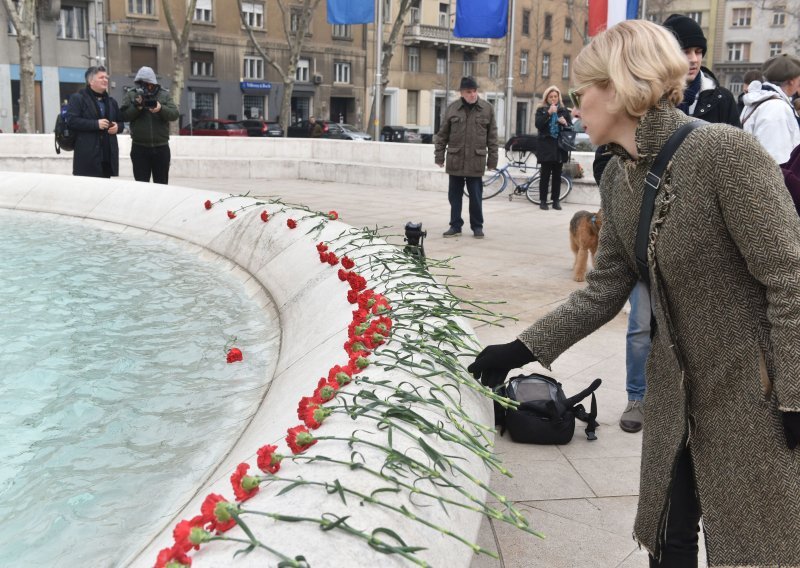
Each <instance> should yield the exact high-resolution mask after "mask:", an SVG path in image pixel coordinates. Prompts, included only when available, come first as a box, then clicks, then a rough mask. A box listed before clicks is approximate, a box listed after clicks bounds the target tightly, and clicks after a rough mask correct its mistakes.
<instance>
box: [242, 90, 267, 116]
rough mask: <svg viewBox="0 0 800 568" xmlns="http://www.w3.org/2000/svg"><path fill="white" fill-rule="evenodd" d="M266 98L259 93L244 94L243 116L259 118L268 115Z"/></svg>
mask: <svg viewBox="0 0 800 568" xmlns="http://www.w3.org/2000/svg"><path fill="white" fill-rule="evenodd" d="M264 98H265V97H262V96H259V95H242V107H244V108H243V109H242V110H243V112H242V116H244V117H245V118H258V117H263V116H266V113H265V112H264V107H265V105H264Z"/></svg>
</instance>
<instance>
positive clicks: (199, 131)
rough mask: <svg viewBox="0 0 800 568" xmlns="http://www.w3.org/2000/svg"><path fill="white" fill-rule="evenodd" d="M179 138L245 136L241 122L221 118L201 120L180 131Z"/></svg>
mask: <svg viewBox="0 0 800 568" xmlns="http://www.w3.org/2000/svg"><path fill="white" fill-rule="evenodd" d="M179 134H180V135H181V136H247V129H246V128H245V127H244V125H243V124H242V123H241V122H238V121H236V120H225V119H223V118H201V119H199V120H195V121H194V122H193V123H191V125H187V126H184V127H183V128H181V129H180V132H179Z"/></svg>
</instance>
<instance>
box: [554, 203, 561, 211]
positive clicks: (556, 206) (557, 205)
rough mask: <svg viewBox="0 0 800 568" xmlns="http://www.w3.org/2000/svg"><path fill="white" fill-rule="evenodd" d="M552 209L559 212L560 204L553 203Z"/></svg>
mask: <svg viewBox="0 0 800 568" xmlns="http://www.w3.org/2000/svg"><path fill="white" fill-rule="evenodd" d="M553 209H555V210H556V211H561V204H560V203H559V202H558V201H553Z"/></svg>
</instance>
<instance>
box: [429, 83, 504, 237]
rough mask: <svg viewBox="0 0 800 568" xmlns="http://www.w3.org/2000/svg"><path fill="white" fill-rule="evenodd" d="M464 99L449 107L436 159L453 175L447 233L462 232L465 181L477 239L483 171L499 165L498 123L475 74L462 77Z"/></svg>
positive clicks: (440, 131) (481, 226) (481, 217)
mask: <svg viewBox="0 0 800 568" xmlns="http://www.w3.org/2000/svg"><path fill="white" fill-rule="evenodd" d="M460 91H461V98H460V99H458V100H457V101H455V102H454V103H451V104H450V106H448V107H447V111H446V112H445V115H444V119H443V120H442V126H441V128H439V132H438V133H437V134H436V151H435V161H436V165H438V166H439V167H444V166H445V149H446V150H447V160H446V162H447V169H446V171H447V173H448V174H450V186H449V190H448V199H449V200H450V228H449V229H448V230H447V231H445V233H444V236H445V237H446V238H447V237H457V236H459V235H461V227H462V226H463V225H464V220H463V219H462V218H461V203H462V198H463V191H464V184H466V186H467V192H468V194H469V225H470V229H472V234H473V235H474V236H475V238H476V239H482V238H483V206H482V201H481V200H482V198H483V174H484V172H485V171H486V168H487V167H488V168H489V169H490V170H493V169H495V168H497V123H496V122H495V119H494V107H492V105H491V104H489V103H488V102H486V101H485V100H483V99H481V98H480V97H478V83H477V82H476V81H475V79H473V78H472V77H463V78H462V79H461V86H460Z"/></svg>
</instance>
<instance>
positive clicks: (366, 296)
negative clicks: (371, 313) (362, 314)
mask: <svg viewBox="0 0 800 568" xmlns="http://www.w3.org/2000/svg"><path fill="white" fill-rule="evenodd" d="M374 304H375V292H374V291H372V290H364V291H363V292H361V293H360V294H359V295H358V307H359V308H361V309H366V310H368V309H370V308H371V307H372V306H373V305H374Z"/></svg>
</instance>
